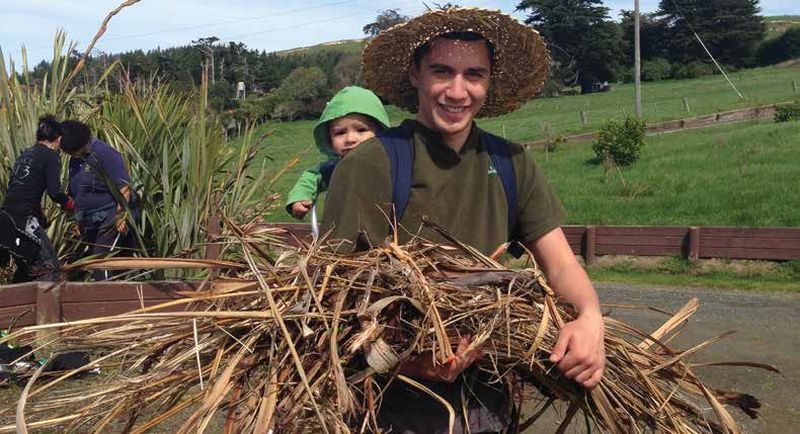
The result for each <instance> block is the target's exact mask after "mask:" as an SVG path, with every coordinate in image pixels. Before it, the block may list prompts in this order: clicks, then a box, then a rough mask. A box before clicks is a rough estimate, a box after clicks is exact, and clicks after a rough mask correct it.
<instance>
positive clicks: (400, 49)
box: [362, 8, 550, 117]
mask: <svg viewBox="0 0 800 434" xmlns="http://www.w3.org/2000/svg"><path fill="white" fill-rule="evenodd" d="M451 32H474V33H478V34H480V35H482V36H483V37H484V38H486V39H487V40H488V41H489V42H491V43H492V45H493V46H494V66H493V68H492V75H491V86H490V88H489V95H488V97H487V99H486V104H484V106H483V108H482V109H481V111H480V113H479V115H480V116H484V117H490V116H498V115H501V114H504V113H508V112H511V111H514V110H516V109H517V108H519V106H521V105H522V104H523V103H524V102H526V101H528V100H531V99H533V98H534V97H535V96H536V95H537V94H538V93H539V91H540V90H541V89H542V86H544V84H545V82H546V81H547V78H548V76H549V68H550V52H549V51H548V50H547V47H546V46H545V43H544V41H543V40H542V37H541V36H539V33H538V32H537V31H535V30H533V29H532V28H530V27H528V26H526V25H524V24H522V23H521V22H519V21H518V20H516V19H514V18H512V17H510V16H508V15H506V14H503V13H501V12H499V11H490V10H486V9H477V8H450V9H447V10H435V11H431V12H427V13H425V14H423V15H421V16H419V17H416V18H414V19H412V20H410V21H408V22H406V23H402V24H398V25H396V26H394V27H392V28H390V29H387V30H385V31H383V32H381V33H380V34H379V35H378V36H377V37H375V39H373V40H372V41H371V42H370V43H369V44H367V46H366V47H365V48H364V54H363V65H362V67H363V76H364V82H365V84H366V86H367V87H368V88H370V89H372V90H373V91H374V92H375V93H377V94H378V95H380V96H381V97H382V98H383V99H384V100H385V101H388V102H389V103H391V104H394V105H397V106H399V107H402V108H405V109H408V110H410V111H412V112H416V110H417V91H416V89H415V88H414V87H413V86H411V83H410V82H409V80H408V75H407V74H408V67H409V66H410V65H411V63H412V62H413V56H414V51H415V50H416V49H417V48H419V47H420V46H422V45H423V44H425V43H427V42H430V41H432V40H434V39H435V38H437V37H439V36H441V35H443V34H445V33H451Z"/></svg>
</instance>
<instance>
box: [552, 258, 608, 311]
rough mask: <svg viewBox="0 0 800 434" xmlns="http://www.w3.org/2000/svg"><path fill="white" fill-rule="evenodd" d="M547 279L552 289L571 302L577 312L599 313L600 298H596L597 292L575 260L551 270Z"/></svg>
mask: <svg viewBox="0 0 800 434" xmlns="http://www.w3.org/2000/svg"><path fill="white" fill-rule="evenodd" d="M547 280H548V282H549V284H550V287H551V288H552V289H553V291H554V292H555V293H556V294H557V295H558V296H559V297H561V298H562V299H564V300H565V301H566V302H567V303H569V304H571V305H572V306H573V307H574V308H575V310H577V311H578V314H580V315H584V314H597V315H600V300H599V299H598V298H597V292H596V291H595V289H594V286H593V285H592V282H591V281H590V280H589V276H587V275H586V271H584V269H583V267H581V265H580V264H579V263H577V262H575V263H573V264H569V265H566V266H564V267H561V268H558V269H555V270H551V271H550V272H549V273H548V274H547Z"/></svg>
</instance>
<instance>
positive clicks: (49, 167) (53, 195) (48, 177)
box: [44, 152, 69, 207]
mask: <svg viewBox="0 0 800 434" xmlns="http://www.w3.org/2000/svg"><path fill="white" fill-rule="evenodd" d="M44 173H45V183H46V187H47V195H48V196H50V199H53V202H55V203H57V204H59V205H61V206H62V207H63V206H64V205H65V204H66V203H67V200H69V198H68V197H67V195H66V194H64V192H63V191H61V179H60V177H61V160H60V159H59V158H58V154H56V153H55V152H52V153H49V155H48V156H47V160H46V161H45V167H44Z"/></svg>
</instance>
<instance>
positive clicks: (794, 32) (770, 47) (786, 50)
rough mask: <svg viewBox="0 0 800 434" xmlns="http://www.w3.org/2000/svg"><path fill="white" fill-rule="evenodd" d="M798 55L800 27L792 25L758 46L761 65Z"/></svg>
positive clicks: (799, 50)
mask: <svg viewBox="0 0 800 434" xmlns="http://www.w3.org/2000/svg"><path fill="white" fill-rule="evenodd" d="M796 57H800V27H792V28H790V29H788V30H786V31H785V32H783V34H781V35H780V36H778V37H777V38H772V39H767V40H766V41H764V42H762V43H761V45H760V46H759V47H758V62H759V63H760V64H761V65H772V64H775V63H780V62H783V61H785V60H789V59H793V58H796Z"/></svg>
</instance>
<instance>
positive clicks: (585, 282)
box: [323, 8, 605, 433]
mask: <svg viewBox="0 0 800 434" xmlns="http://www.w3.org/2000/svg"><path fill="white" fill-rule="evenodd" d="M548 66H549V54H548V52H547V49H546V47H545V45H544V43H543V42H542V40H541V38H540V37H539V35H538V33H536V32H535V31H534V30H532V29H531V28H529V27H526V26H524V25H522V24H521V23H519V22H518V21H516V20H514V19H513V18H510V17H508V16H506V15H503V14H501V13H499V12H494V11H487V10H481V9H472V8H471V9H455V8H454V9H449V10H446V11H434V12H430V13H427V14H425V15H422V16H420V17H417V18H415V19H413V20H411V21H409V22H408V23H406V24H403V25H400V26H397V27H394V28H392V29H390V30H387V31H385V32H383V33H381V34H380V35H379V36H378V37H376V38H375V39H374V40H373V41H372V42H371V43H370V44H369V45H368V46H367V48H365V50H364V80H365V82H366V83H367V84H368V86H369V87H370V88H371V89H373V90H374V91H375V92H376V93H377V94H378V95H380V96H382V97H383V98H384V100H386V101H388V102H390V103H393V104H395V105H398V106H400V107H403V108H406V109H408V110H410V111H412V112H416V119H415V120H408V121H405V122H403V124H402V125H401V126H400V127H398V128H394V129H390V130H389V131H387V132H385V133H384V134H382V135H381V136H379V137H378V138H376V139H372V140H369V141H367V142H365V143H363V144H361V145H360V146H359V147H358V148H357V149H356V150H354V151H352V152H351V153H350V154H349V155H348V157H347V158H345V159H343V160H342V161H341V163H340V164H339V166H338V167H337V168H336V170H335V171H334V173H333V178H332V179H331V189H330V191H329V194H328V198H327V201H326V204H325V209H326V215H325V222H324V226H323V233H324V232H326V231H328V230H329V231H331V235H330V238H331V239H343V240H347V242H351V243H353V244H346V245H351V246H352V247H353V248H363V247H364V246H368V245H370V244H379V243H382V242H383V241H384V239H385V237H386V236H387V235H388V234H389V233H390V231H391V228H390V226H389V222H388V220H387V218H386V216H387V215H392V214H391V211H392V209H393V205H397V202H398V199H397V192H398V190H399V189H401V188H402V187H400V186H397V185H394V183H395V182H397V178H396V176H395V173H396V172H397V170H398V169H397V167H395V166H397V164H396V161H394V162H393V161H392V160H391V159H390V158H389V154H388V152H390V148H389V147H386V146H385V143H386V141H387V140H388V139H387V138H386V137H388V136H394V137H398V136H399V137H404V139H403V141H401V142H399V143H400V144H399V145H397V144H396V145H394V146H406V147H408V148H410V149H409V151H410V155H411V158H412V159H413V162H412V163H411V165H412V169H411V173H412V175H411V178H412V179H411V182H410V187H409V189H410V192H409V194H408V197H407V201H406V203H405V204H403V205H401V206H399V208H401V210H400V211H399V212H398V214H400V215H399V216H398V220H399V224H400V228H398V230H397V231H398V236H399V237H400V240H401V241H406V240H408V239H410V238H411V237H412V236H413V235H419V236H421V237H423V238H425V239H429V240H432V241H444V240H443V239H442V238H441V236H440V235H439V234H438V233H436V232H435V231H434V230H432V229H430V228H428V227H426V226H424V225H422V220H423V219H428V220H430V221H433V222H435V223H436V224H438V225H439V226H441V227H443V228H445V229H446V230H447V231H448V232H449V233H450V234H452V235H453V236H455V237H456V238H457V239H459V240H461V241H462V242H465V243H467V244H470V245H472V246H474V247H475V248H477V249H478V250H480V251H482V252H484V253H485V254H489V253H491V252H493V251H494V250H495V249H496V248H497V247H498V246H500V245H502V244H504V243H505V242H506V241H509V240H512V241H515V242H520V243H522V244H523V245H525V246H526V247H527V248H528V249H529V250H531V251H532V252H533V253H534V255H535V257H536V260H537V262H538V264H539V265H540V266H541V267H542V268H543V270H544V271H545V273H546V275H547V277H548V280H549V283H550V285H551V286H552V288H553V289H554V290H555V291H556V293H557V294H558V295H559V296H560V297H561V298H562V299H564V300H565V301H567V302H569V303H571V304H572V305H573V306H574V307H575V309H576V310H577V312H578V313H579V315H578V318H577V319H576V320H575V321H573V322H571V323H568V324H566V326H565V327H564V328H563V329H562V331H561V334H560V336H559V339H558V342H557V343H556V346H555V348H554V349H553V352H552V357H551V361H552V362H553V363H554V364H556V366H557V367H558V369H559V370H560V371H561V372H562V373H563V374H564V375H565V376H567V377H569V378H572V379H574V380H575V381H576V382H578V383H580V384H581V385H583V386H584V387H587V388H591V387H594V386H596V385H597V383H598V382H599V381H600V380H601V378H602V375H603V369H604V365H605V355H604V344H603V336H604V335H603V319H602V316H601V313H600V308H599V302H598V299H597V295H596V293H595V290H594V288H593V287H592V284H591V282H590V281H589V279H588V277H587V275H586V273H585V272H584V270H583V268H582V267H581V266H580V264H579V263H578V262H577V260H576V259H575V256H574V254H573V253H572V250H571V249H570V247H569V244H568V243H567V241H566V238H565V236H564V233H563V232H562V230H561V228H560V225H561V222H562V221H563V216H564V212H563V209H562V207H561V204H560V203H559V201H558V199H557V198H556V197H555V194H554V193H553V191H552V189H551V188H550V186H549V184H548V183H547V180H546V179H545V177H544V174H543V173H542V172H541V171H540V170H539V168H538V167H537V166H536V164H535V163H534V161H533V159H532V158H531V156H530V155H529V154H528V153H527V152H525V151H524V149H523V148H522V147H520V146H519V145H517V144H514V143H510V142H507V141H505V140H503V139H500V138H498V137H495V136H491V135H489V134H487V133H485V132H484V131H482V130H481V129H480V128H478V127H477V126H476V125H475V123H474V119H475V117H477V116H478V115H480V116H496V115H499V114H503V113H507V112H510V111H513V110H514V109H516V108H518V107H519V106H520V105H521V104H522V103H524V102H525V101H527V100H530V99H532V98H533V97H535V95H536V94H537V93H538V91H539V90H540V89H541V86H542V85H543V83H544V82H545V81H546V79H547V70H548ZM498 149H500V150H499V151H498ZM497 154H502V155H504V156H505V157H506V158H507V161H508V160H510V167H511V168H512V169H513V170H511V172H509V170H508V169H502V168H500V167H495V166H497V165H498V164H495V163H496V162H498V161H502V160H497V159H495V157H496V155H497ZM501 170H505V172H504V174H501V173H500V172H501ZM509 173H510V174H509ZM504 177H505V178H504ZM501 178H502V179H501ZM364 179H369V180H370V182H363V180H364ZM508 179H511V181H510V183H511V186H509V185H508V183H507V180H508ZM508 189H513V190H514V194H508ZM511 200H513V202H514V203H509V201H511ZM468 343H469V342H468V340H466V341H465V340H462V342H460V343H458V348H457V349H456V355H457V357H456V359H455V361H454V362H453V363H447V364H434V363H433V362H432V357H430V355H419V356H417V357H414V358H412V359H411V360H410V361H408V362H407V363H406V364H405V365H404V368H403V371H402V372H403V373H404V374H406V375H409V376H413V377H416V378H417V379H419V380H420V382H422V383H423V384H425V385H426V386H427V387H428V388H429V389H431V390H433V391H434V392H435V393H437V394H438V395H439V396H441V397H442V398H444V399H446V400H447V401H448V402H450V404H451V406H452V407H453V408H454V409H456V411H457V413H461V412H460V411H459V410H460V409H462V408H463V409H465V412H464V417H461V418H458V421H457V423H456V426H455V431H456V432H467V431H468V432H473V433H478V432H497V431H501V430H502V429H504V428H505V427H506V426H507V424H508V422H509V399H508V393H507V391H506V390H505V389H504V388H503V387H502V386H498V384H501V382H492V381H491V379H487V378H485V374H483V373H481V372H479V371H478V370H477V369H475V368H474V367H471V365H472V364H473V363H474V362H475V361H476V360H479V359H480V357H481V350H480V349H476V350H474V351H472V352H467V351H464V350H465V349H466V348H467V347H468V345H467V344H468ZM447 415H448V413H447V411H446V410H445V408H444V406H442V405H441V404H439V403H437V401H435V400H433V399H431V398H429V397H427V396H426V395H425V394H424V393H422V392H420V391H418V390H414V389H410V388H407V387H403V386H392V387H390V388H389V390H388V391H387V392H386V394H385V395H384V399H383V403H382V407H381V411H380V414H379V419H380V424H381V425H382V427H383V428H387V429H388V428H391V429H392V432H402V433H414V432H418V433H423V432H425V433H428V432H447V431H448V417H447Z"/></svg>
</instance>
